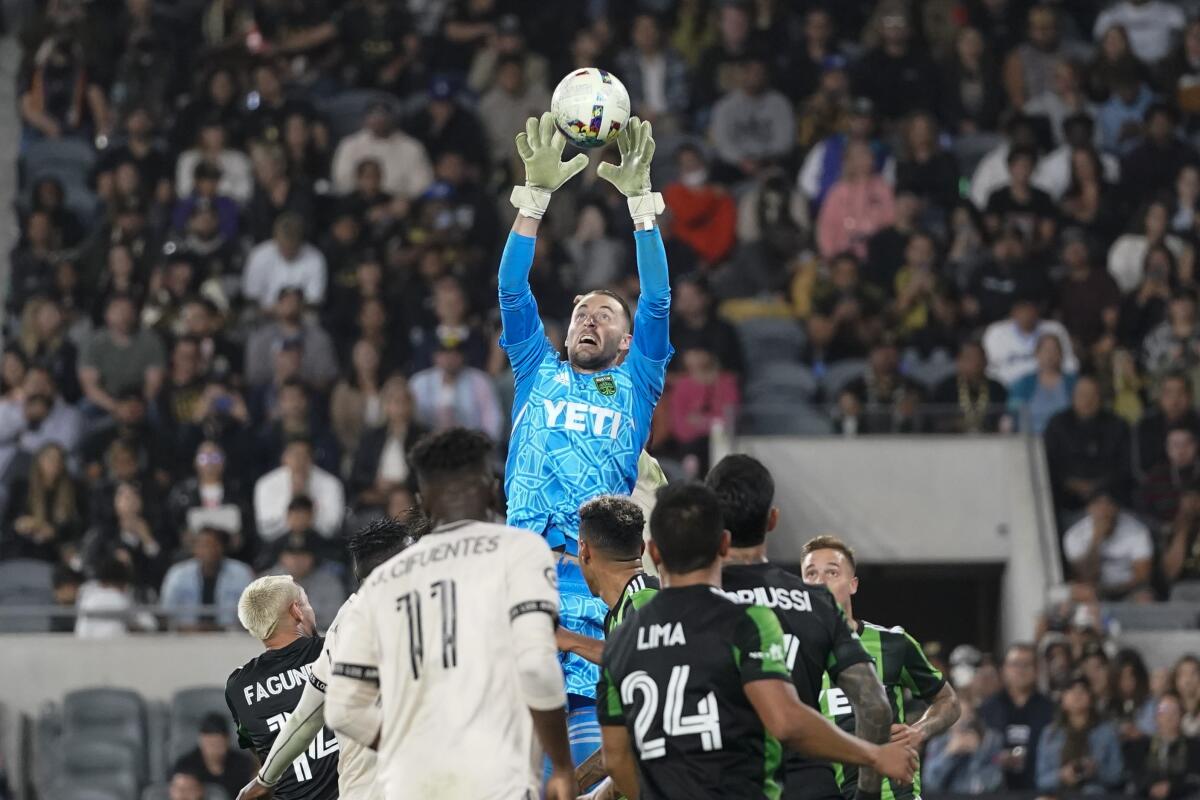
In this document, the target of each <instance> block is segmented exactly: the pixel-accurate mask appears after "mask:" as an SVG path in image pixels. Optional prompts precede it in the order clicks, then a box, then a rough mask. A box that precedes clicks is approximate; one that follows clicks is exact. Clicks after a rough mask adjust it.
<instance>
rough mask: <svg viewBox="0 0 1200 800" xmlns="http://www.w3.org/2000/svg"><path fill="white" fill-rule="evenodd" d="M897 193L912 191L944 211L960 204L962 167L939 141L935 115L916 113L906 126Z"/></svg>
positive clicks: (897, 180)
mask: <svg viewBox="0 0 1200 800" xmlns="http://www.w3.org/2000/svg"><path fill="white" fill-rule="evenodd" d="M896 191H897V192H912V193H913V194H914V195H916V196H917V197H919V198H920V199H921V200H922V201H923V202H924V203H926V204H929V205H932V206H934V207H936V208H938V209H940V210H941V211H949V210H950V209H951V208H952V207H953V206H954V204H955V202H957V201H958V197H959V195H958V164H957V163H956V162H955V160H954V155H953V154H952V153H950V152H948V151H947V150H944V149H942V147H941V144H940V143H939V142H938V129H937V121H936V120H935V119H934V117H933V115H932V114H929V113H926V112H915V113H913V114H911V115H910V116H909V117H908V119H907V121H906V123H905V125H904V146H903V149H902V151H901V153H900V157H899V158H898V159H897V160H896Z"/></svg>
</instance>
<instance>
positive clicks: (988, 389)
mask: <svg viewBox="0 0 1200 800" xmlns="http://www.w3.org/2000/svg"><path fill="white" fill-rule="evenodd" d="M986 371H987V355H986V354H985V353H984V351H983V346H982V345H981V344H979V343H978V342H974V341H966V342H963V344H962V345H961V346H960V347H959V349H958V357H957V359H956V361H955V369H954V374H953V375H951V376H950V377H948V378H946V379H945V380H943V381H942V382H941V383H940V384H938V386H937V388H936V389H935V390H934V393H933V402H934V404H935V405H936V406H938V408H937V413H938V417H939V424H938V425H937V428H938V430H940V431H941V432H944V433H995V432H996V431H998V430H1000V426H1001V424H1002V417H1003V415H1004V411H1005V403H1006V401H1007V402H1011V401H1009V400H1008V393H1007V392H1005V390H1004V387H1003V386H1001V385H1000V384H999V383H997V382H996V381H994V380H992V379H991V378H988V377H987V374H986ZM960 744H961V743H960Z"/></svg>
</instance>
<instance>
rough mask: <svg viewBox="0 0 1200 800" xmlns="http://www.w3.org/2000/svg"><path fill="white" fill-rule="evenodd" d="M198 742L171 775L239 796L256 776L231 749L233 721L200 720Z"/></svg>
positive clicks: (250, 762) (208, 716) (246, 756)
mask: <svg viewBox="0 0 1200 800" xmlns="http://www.w3.org/2000/svg"><path fill="white" fill-rule="evenodd" d="M318 619H322V617H318ZM330 619H332V617H330ZM196 740H197V744H196V747H195V749H193V750H190V751H189V752H187V753H184V754H183V755H181V756H180V757H179V758H178V759H177V760H176V761H175V766H174V767H172V769H171V772H172V773H174V774H179V773H187V774H190V775H195V776H197V777H198V778H200V780H201V781H203V782H204V783H206V784H212V785H214V786H219V787H221V788H222V789H224V790H225V793H226V794H228V795H229V796H230V797H237V795H238V792H240V791H241V790H242V787H243V786H245V785H246V783H247V782H248V781H249V780H250V779H251V778H252V777H254V760H253V759H252V758H251V757H250V755H249V754H248V753H243V752H241V751H239V750H234V749H233V748H232V747H230V746H229V722H228V721H227V720H226V719H225V717H224V716H223V715H221V714H216V713H214V714H206V715H205V716H204V718H203V719H202V720H200V730H199V732H198V735H197V737H196Z"/></svg>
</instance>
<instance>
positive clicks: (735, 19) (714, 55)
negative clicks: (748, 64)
mask: <svg viewBox="0 0 1200 800" xmlns="http://www.w3.org/2000/svg"><path fill="white" fill-rule="evenodd" d="M752 24H753V22H752V20H751V16H750V7H749V6H747V5H743V4H741V3H722V4H721V5H720V6H718V8H717V26H716V27H717V31H716V38H717V40H716V42H714V43H712V44H711V45H709V46H708V47H707V48H706V49H705V50H704V52H702V53H701V54H700V63H699V64H697V67H696V74H695V77H694V78H693V83H694V85H695V87H696V88H695V92H694V93H693V101H694V102H695V103H696V104H697V105H698V106H699V107H700V108H709V107H711V106H712V105H713V103H715V102H716V100H717V98H718V97H719V96H720V95H722V94H725V93H726V92H730V91H732V90H733V89H734V88H735V87H736V86H737V83H738V79H739V78H738V75H737V71H738V65H739V64H740V63H741V61H742V60H743V59H744V58H746V57H747V56H749V55H751V54H752V53H754V52H755V50H756V49H757V48H758V46H760V45H761V44H762V43H761V41H760V40H759V39H758V37H757V36H755V35H754V30H753V28H752Z"/></svg>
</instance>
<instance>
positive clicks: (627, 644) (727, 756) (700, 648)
mask: <svg viewBox="0 0 1200 800" xmlns="http://www.w3.org/2000/svg"><path fill="white" fill-rule="evenodd" d="M786 653H787V651H786V648H785V646H784V643H783V629H782V628H781V627H780V626H779V620H778V618H777V617H776V616H775V614H774V613H773V612H772V611H771V610H770V609H768V608H764V607H762V606H739V605H737V604H735V603H732V602H730V601H729V600H728V599H727V598H726V597H725V596H724V595H723V594H722V593H721V590H719V589H717V588H715V587H712V586H687V587H683V588H679V589H663V590H661V591H659V592H658V594H656V595H655V596H654V597H652V598H650V600H649V601H648V602H647V603H645V604H644V605H642V606H641V607H640V608H638V609H636V610H634V611H633V612H632V613H631V614H629V615H628V616H627V617H626V618H625V621H624V623H622V624H621V625H618V626H617V627H616V628H615V629H614V631H613V633H612V636H611V637H610V638H609V640H608V643H607V644H606V645H605V647H604V664H603V669H601V671H600V682H599V685H598V686H597V689H596V698H597V705H598V708H597V711H598V715H599V717H600V724H601V725H624V726H625V727H626V728H627V729H628V731H629V735H630V738H631V740H632V743H633V748H634V754H635V755H636V757H637V762H638V778H639V781H640V783H641V787H642V797H643V798H646V800H668V798H682V797H686V798H688V800H728V799H729V798H738V800H778V798H779V796H780V785H779V780H778V778H779V772H780V765H781V760H782V748H781V747H780V744H779V742H778V741H777V740H776V739H775V738H774V737H772V736H771V735H770V734H769V733H767V731H766V729H765V728H764V727H763V724H762V721H761V720H760V719H759V718H758V714H757V713H756V712H755V710H754V706H752V705H751V704H750V701H749V700H748V699H747V698H746V693H745V691H744V689H743V686H744V685H745V684H747V683H750V682H752V681H758V680H764V679H772V680H784V681H787V680H791V675H790V673H789V672H788V669H787V664H786V663H785V662H784V659H785V657H786Z"/></svg>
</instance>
